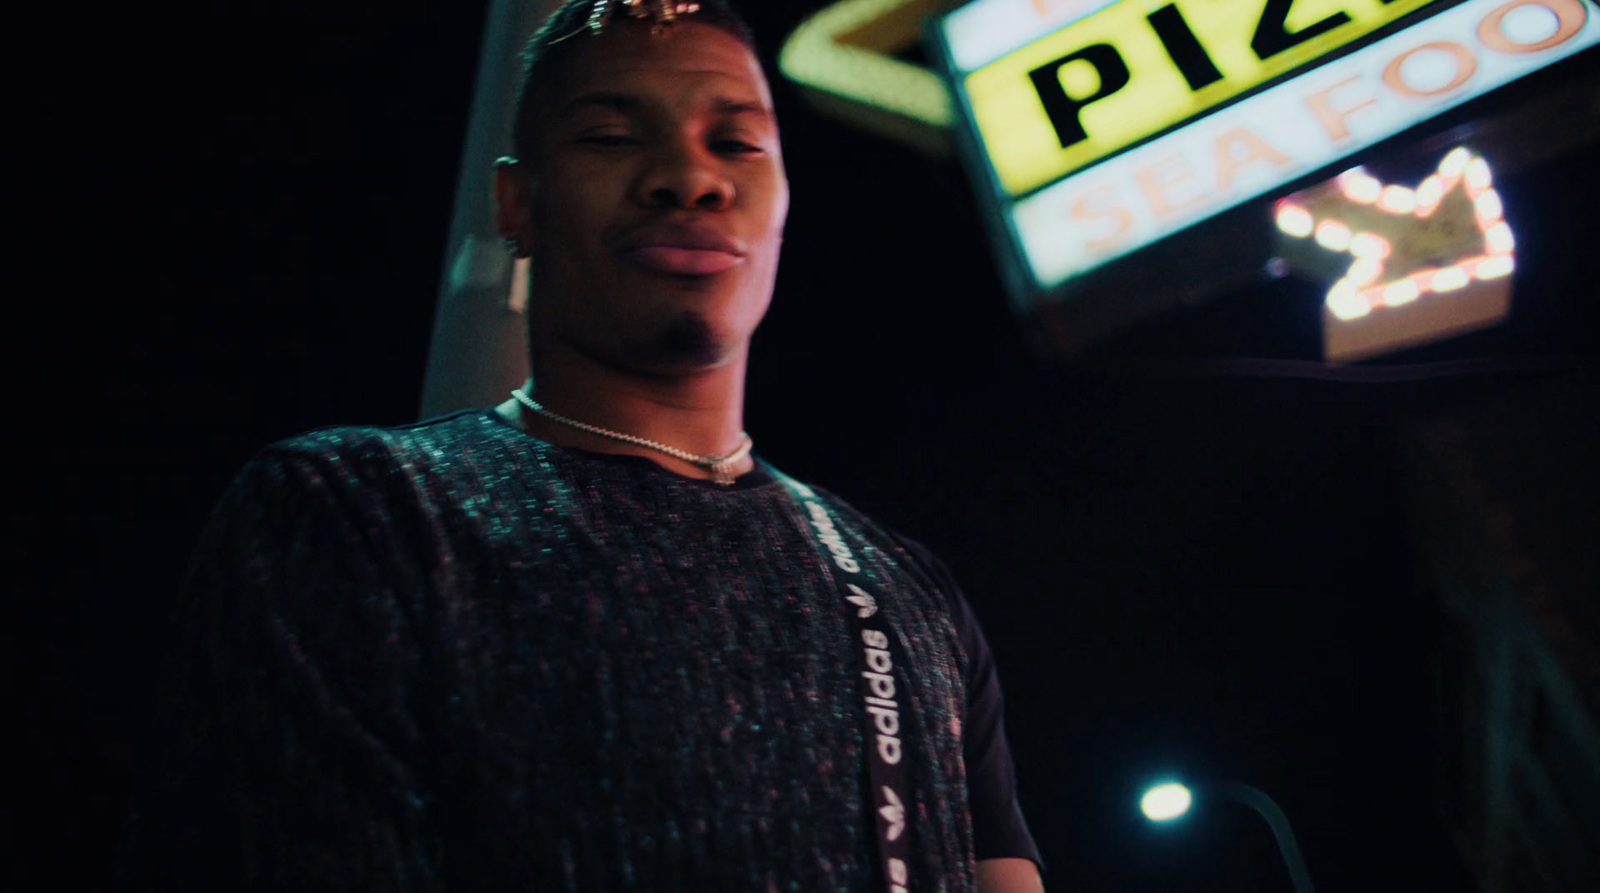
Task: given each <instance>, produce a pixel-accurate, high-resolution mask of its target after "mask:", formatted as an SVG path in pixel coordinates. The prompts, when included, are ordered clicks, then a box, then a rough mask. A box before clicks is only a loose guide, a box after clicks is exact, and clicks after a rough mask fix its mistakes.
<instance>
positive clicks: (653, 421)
mask: <svg viewBox="0 0 1600 893" xmlns="http://www.w3.org/2000/svg"><path fill="white" fill-rule="evenodd" d="M543 359H544V362H541V363H539V364H538V365H537V367H536V370H535V374H534V379H533V380H532V381H530V382H529V383H528V384H527V385H525V386H524V391H525V392H526V393H528V394H529V395H530V396H531V397H532V398H533V399H534V400H536V401H538V402H539V403H540V404H541V405H543V406H544V407H545V408H546V409H549V410H551V411H553V412H556V413H559V414H561V415H563V416H566V417H567V418H569V419H572V420H574V421H578V422H584V423H586V424H589V425H594V426H597V427H600V428H606V429H609V430H611V431H615V432H618V433H622V434H631V435H633V436H635V437H642V438H645V439H646V440H653V441H656V442H658V443H662V444H665V445H667V446H671V447H676V448H677V449H680V450H684V451H686V452H689V453H695V454H697V455H702V456H721V455H726V454H728V453H731V452H733V451H734V450H736V449H738V447H739V446H740V444H741V443H742V438H741V435H742V433H743V431H744V373H745V358H744V356H742V355H741V356H739V357H737V358H736V359H735V360H732V361H729V362H727V363H724V364H722V365H719V366H717V367H715V368H712V369H703V370H696V371H694V372H692V373H689V374H683V375H660V376H643V375H637V374H631V373H628V372H625V371H621V370H617V369H613V368H610V367H606V366H603V365H600V364H598V363H594V362H592V361H588V360H586V359H584V358H581V357H559V358H557V357H550V356H546V357H544V358H543ZM552 360H559V361H552ZM500 412H501V414H502V415H504V416H505V417H506V418H508V419H511V420H512V421H514V422H516V423H517V424H518V425H520V426H521V427H522V428H523V430H525V431H527V432H528V433H530V434H532V435H534V436H536V437H539V438H540V439H542V440H546V441H548V442H550V443H553V444H556V445H557V446H566V447H573V448H577V449H583V450H589V451H592V452H602V453H614V454H618V455H631V456H643V457H645V458H647V459H650V460H651V461H653V462H655V463H657V464H658V465H661V466H662V467H663V468H666V469H668V470H669V471H673V472H676V473H678V474H682V475H684V476H686V477H693V478H700V479H709V478H710V477H711V474H710V472H709V471H708V470H706V469H704V468H702V467H700V466H698V465H695V464H693V463H689V462H685V461H682V460H680V459H677V458H674V457H672V456H669V455H667V454H665V453H661V452H658V451H656V450H652V449H650V448H648V447H641V446H637V445H634V444H629V443H624V442H621V441H617V440H613V439H611V438H608V437H604V436H601V435H597V434H591V433H589V432H586V431H581V430H578V429H575V428H572V427H569V426H566V425H563V424H561V423H559V422H556V421H552V420H550V419H548V418H545V417H543V416H541V415H539V414H537V413H535V412H533V411H532V410H529V409H527V408H526V407H523V406H522V405H521V404H520V403H518V402H517V401H515V400H508V401H507V402H506V403H503V404H501V406H500ZM753 467H754V460H753V459H751V458H749V457H746V458H745V459H743V460H742V461H741V462H740V463H739V464H738V465H737V466H735V469H734V473H735V474H744V473H745V472H747V471H749V470H750V469H751V468H753Z"/></svg>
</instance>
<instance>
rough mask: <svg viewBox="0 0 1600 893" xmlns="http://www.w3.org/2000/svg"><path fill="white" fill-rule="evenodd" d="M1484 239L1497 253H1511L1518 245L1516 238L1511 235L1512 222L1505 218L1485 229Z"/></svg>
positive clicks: (1490, 248) (1491, 249)
mask: <svg viewBox="0 0 1600 893" xmlns="http://www.w3.org/2000/svg"><path fill="white" fill-rule="evenodd" d="M1483 240H1484V241H1485V242H1487V243H1488V245H1489V250H1490V251H1492V252H1494V253H1495V254H1510V253H1511V249H1512V248H1515V247H1516V240H1515V239H1513V238H1512V237H1511V224H1509V223H1506V222H1505V221H1504V220H1502V221H1500V222H1499V223H1496V224H1495V225H1494V226H1491V227H1489V228H1488V229H1486V230H1484V231H1483Z"/></svg>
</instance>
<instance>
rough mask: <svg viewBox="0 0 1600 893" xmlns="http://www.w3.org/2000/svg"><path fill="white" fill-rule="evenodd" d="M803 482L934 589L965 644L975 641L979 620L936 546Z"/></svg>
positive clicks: (925, 586)
mask: <svg viewBox="0 0 1600 893" xmlns="http://www.w3.org/2000/svg"><path fill="white" fill-rule="evenodd" d="M801 486H802V487H805V488H806V489H808V490H809V491H810V492H811V493H813V494H814V495H815V496H816V497H817V499H819V500H820V501H821V502H823V503H824V504H825V505H827V507H828V510H829V511H830V512H833V513H835V515H836V516H837V517H838V518H839V519H840V520H841V521H842V522H843V523H845V524H847V525H849V526H851V527H852V528H854V529H855V530H856V531H857V533H858V535H859V536H861V537H862V538H863V539H864V540H865V541H866V542H867V543H868V544H869V545H870V546H872V547H873V548H876V549H877V550H879V551H880V552H882V553H883V554H884V555H885V557H887V558H888V559H889V560H890V561H891V562H893V563H894V564H895V566H897V567H898V568H899V569H900V570H901V571H903V572H904V573H905V574H907V575H908V576H910V577H911V578H913V579H914V580H915V581H916V582H917V583H918V585H919V586H920V587H921V588H923V589H925V590H927V591H929V592H932V593H934V594H935V595H936V596H937V597H938V598H939V600H940V603H941V604H942V605H943V606H944V608H945V610H946V612H947V613H948V614H949V617H950V621H951V623H952V624H953V625H954V626H955V629H956V631H957V634H958V636H959V637H960V639H961V640H962V644H963V647H965V646H966V645H967V644H968V643H969V641H971V638H972V636H971V633H973V632H975V631H976V624H977V621H976V619H975V618H974V617H973V614H972V608H971V606H970V605H968V604H967V599H966V596H965V595H964V594H963V593H962V591H961V586H960V585H959V584H958V583H957V582H956V579H955V576H954V575H953V574H952V573H951V572H950V568H949V567H948V566H946V565H945V563H944V562H943V561H942V560H940V558H939V556H938V555H936V554H935V553H934V552H933V550H931V549H929V548H928V547H927V546H925V545H923V544H922V542H920V541H919V540H916V539H913V538H912V537H910V536H907V535H905V534H903V533H901V532H899V531H898V530H895V529H894V528H891V527H889V526H886V525H884V524H881V523H879V522H878V521H875V520H873V519H872V518H871V517H869V516H868V515H867V514H866V513H864V512H862V511H861V510H860V509H857V508H856V507H855V506H853V505H851V504H850V503H849V502H848V501H846V500H845V499H844V498H842V497H840V496H839V495H838V494H836V493H834V492H832V491H831V490H828V489H827V488H825V487H819V486H816V485H810V484H802V485H801Z"/></svg>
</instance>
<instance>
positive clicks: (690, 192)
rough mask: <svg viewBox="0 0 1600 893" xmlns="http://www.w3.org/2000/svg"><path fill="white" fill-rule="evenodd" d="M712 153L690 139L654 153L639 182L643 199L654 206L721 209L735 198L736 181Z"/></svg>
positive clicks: (674, 143) (686, 209)
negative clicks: (734, 182) (730, 177)
mask: <svg viewBox="0 0 1600 893" xmlns="http://www.w3.org/2000/svg"><path fill="white" fill-rule="evenodd" d="M719 162H720V159H718V158H717V157H716V156H715V155H714V154H713V153H712V152H710V151H709V150H707V149H706V148H704V147H701V146H699V145H697V144H694V143H691V142H689V141H687V140H684V141H681V142H679V141H675V142H673V143H671V144H667V145H662V146H660V147H659V148H658V150H657V151H656V152H654V153H653V155H652V157H651V159H650V167H649V169H648V170H646V171H645V173H644V177H643V178H642V180H641V182H640V190H639V191H640V199H641V201H642V202H643V203H644V204H645V205H646V206H648V207H651V208H677V209H682V210H685V211H695V210H698V211H719V210H722V209H723V208H726V207H728V205H729V204H730V203H731V202H732V201H733V182H732V181H731V180H730V179H729V178H728V177H727V175H726V174H725V173H724V172H723V170H722V167H721V165H720V163H719Z"/></svg>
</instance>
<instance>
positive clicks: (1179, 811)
mask: <svg viewBox="0 0 1600 893" xmlns="http://www.w3.org/2000/svg"><path fill="white" fill-rule="evenodd" d="M1193 802H1194V798H1193V797H1192V796H1190V794H1189V789H1188V788H1186V787H1184V786H1183V785H1181V784H1178V783H1176V782H1173V783H1170V784H1158V785H1156V786H1155V787H1153V788H1151V789H1150V790H1148V791H1145V792H1144V797H1143V798H1141V799H1140V800H1139V809H1141V810H1143V812H1144V817H1145V818H1147V819H1149V820H1150V821H1152V822H1168V821H1171V820H1173V819H1175V818H1177V817H1179V816H1181V815H1183V814H1184V813H1186V812H1188V811H1189V804H1190V803H1193Z"/></svg>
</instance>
